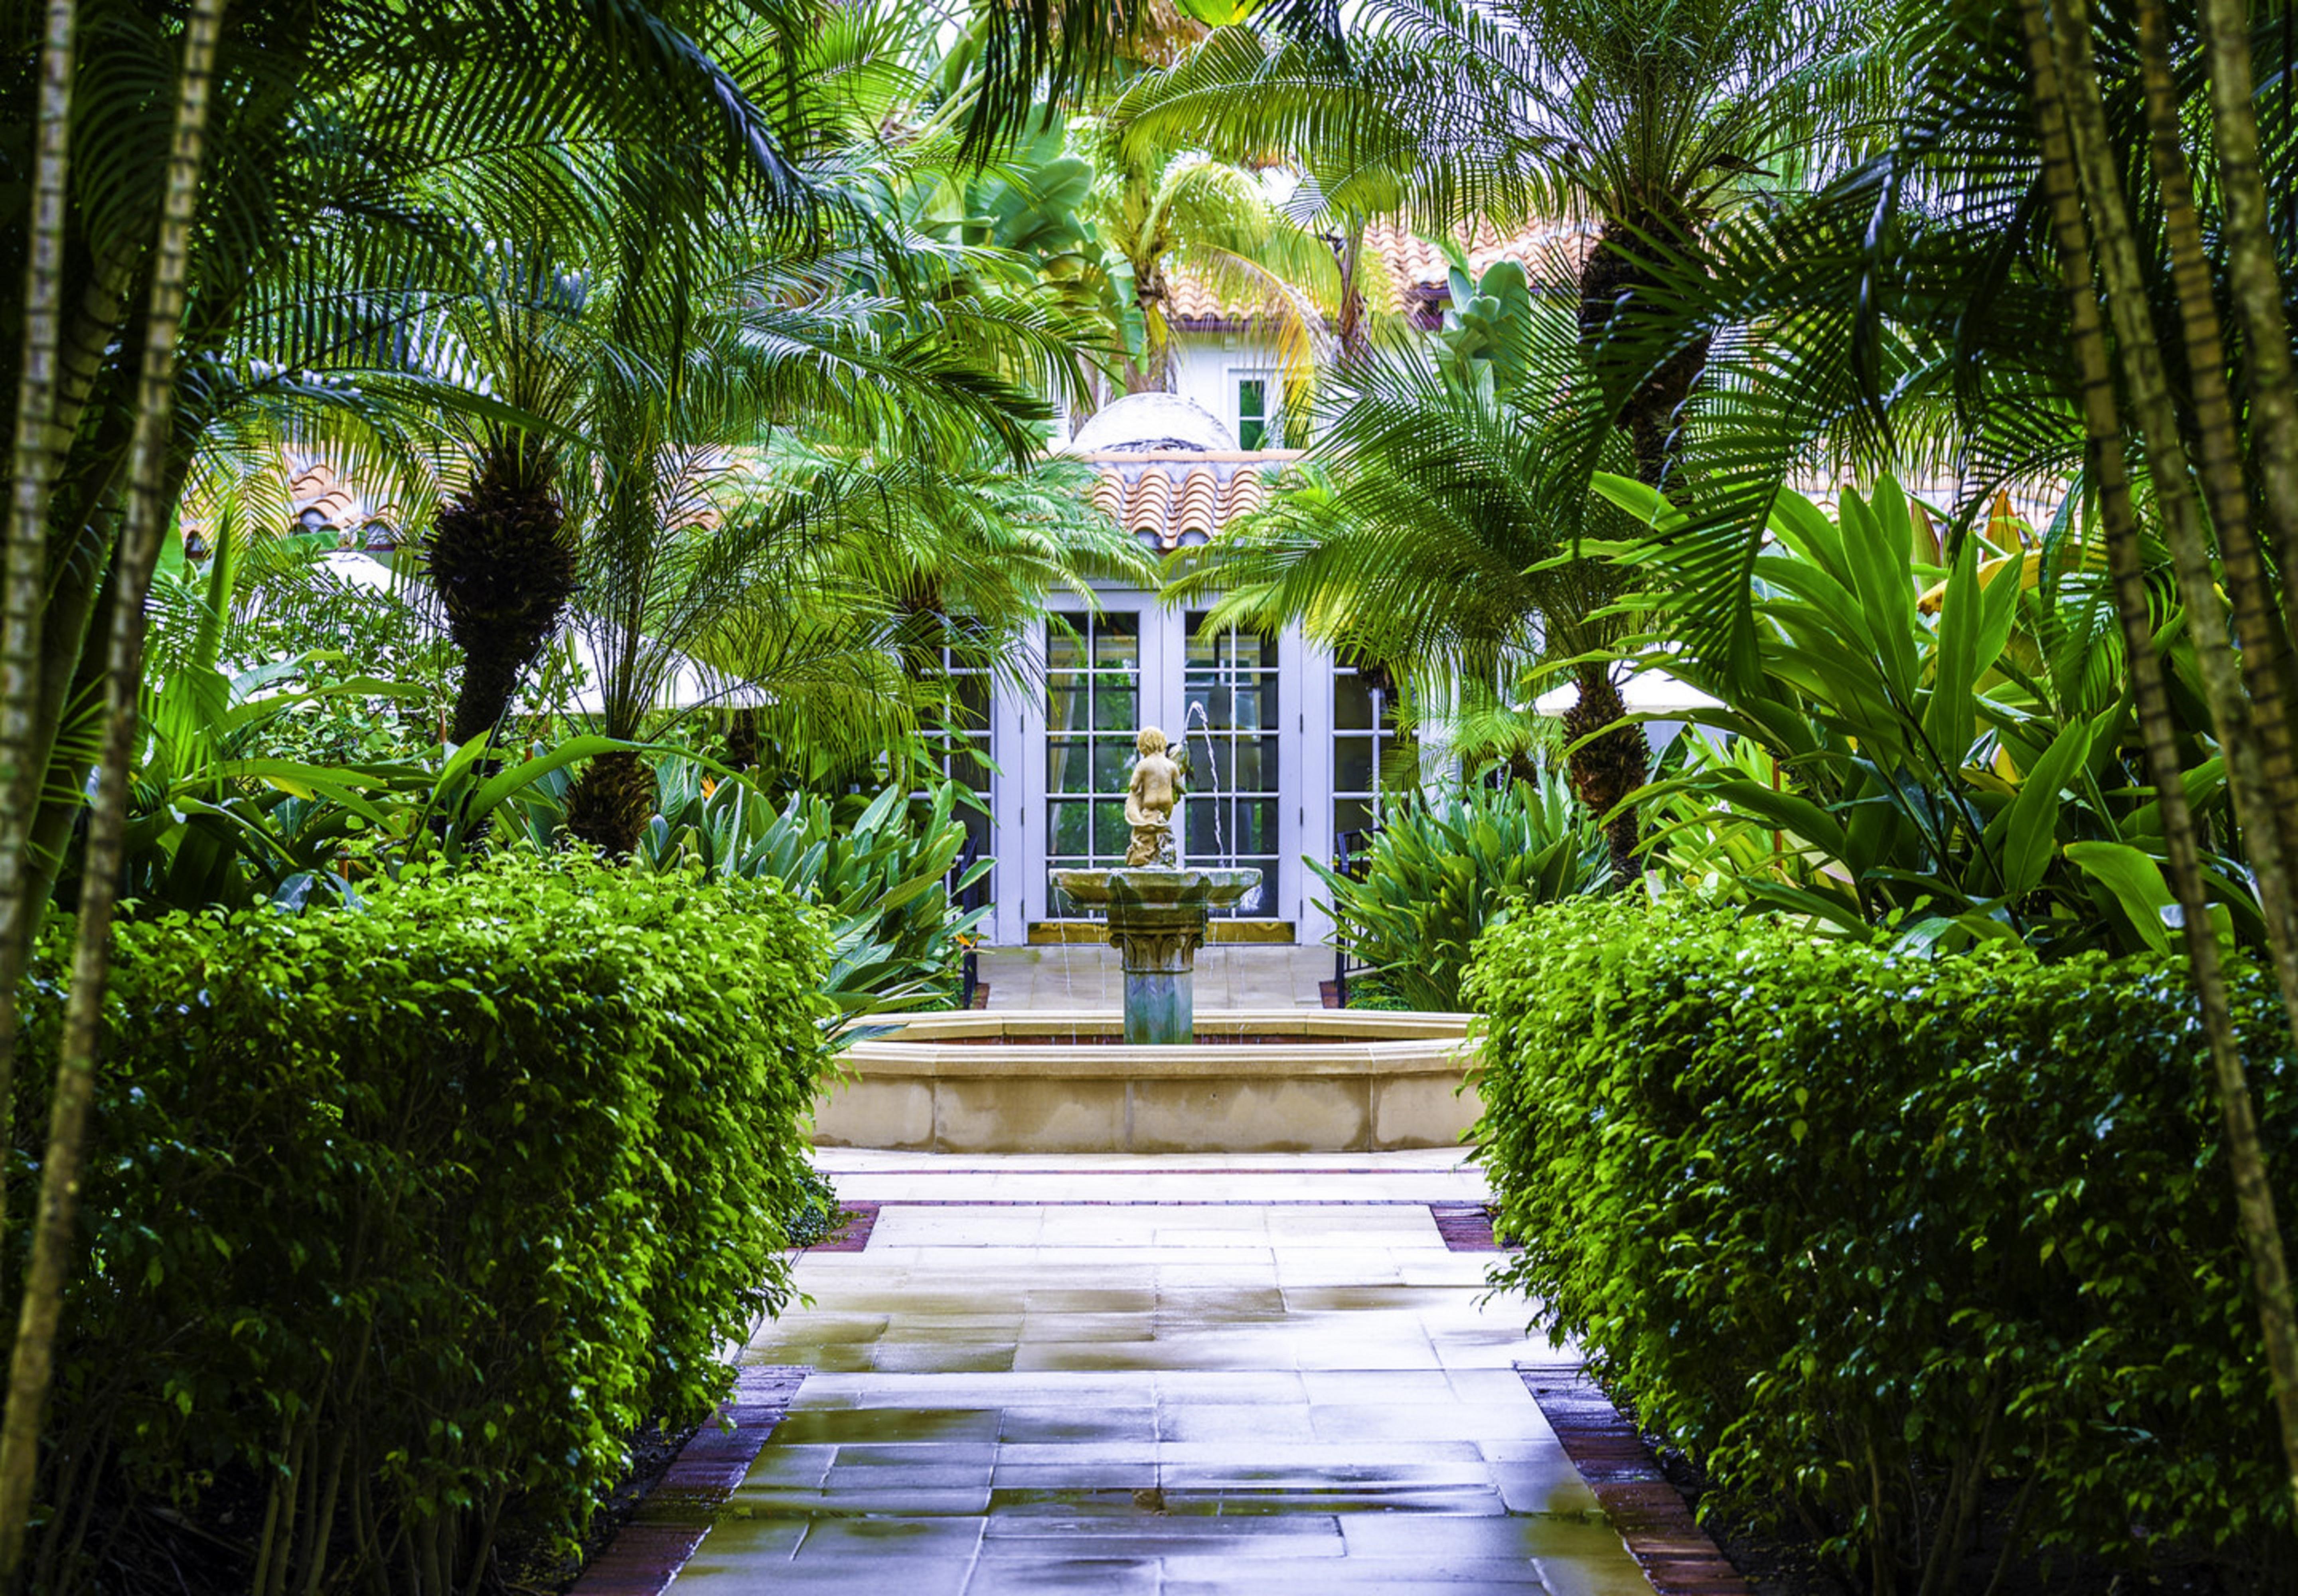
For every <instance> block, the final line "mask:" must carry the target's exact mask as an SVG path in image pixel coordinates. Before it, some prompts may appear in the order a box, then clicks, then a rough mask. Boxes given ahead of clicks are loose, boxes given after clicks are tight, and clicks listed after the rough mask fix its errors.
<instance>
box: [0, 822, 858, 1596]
mask: <svg viewBox="0 0 2298 1596" xmlns="http://www.w3.org/2000/svg"><path fill="white" fill-rule="evenodd" d="M47 946H48V956H46V957H45V958H44V960H43V962H42V963H41V965H40V967H39V968H38V969H37V970H36V971H35V972H34V975H33V979H32V982H31V987H30V991H29V1007H28V1010H27V1014H28V1020H27V1024H28V1028H29V1029H28V1031H27V1053H28V1057H27V1059H26V1061H25V1067H24V1068H23V1070H22V1071H21V1074H20V1076H19V1079H20V1082H21V1090H20V1092H19V1095H18V1098H17V1102H16V1104H15V1112H16V1119H15V1127H16V1131H15V1140H16V1142H17V1159H16V1163H15V1167H14V1170H13V1171H12V1175H11V1178H10V1182H9V1187H8V1197H9V1203H10V1207H11V1210H12V1211H11V1214H10V1217H9V1228H8V1240H9V1243H10V1244H11V1246H12V1249H15V1250H16V1253H17V1254H18V1255H17V1256H16V1257H15V1258H13V1259H12V1261H11V1264H10V1267H9V1268H8V1269H6V1271H5V1276H6V1279H7V1280H8V1282H10V1283H11V1284H10V1286H9V1289H13V1282H15V1281H16V1280H18V1279H19V1278H21V1245H22V1240H21V1238H22V1237H23V1236H25V1234H26V1230H27V1226H26V1223H25V1219H26V1215H27V1212H28V1209H29V1200H30V1195H31V1188H32V1187H33V1185H34V1183H35V1178H36V1169H37V1165H36V1162H35V1161H36V1159H37V1145H38V1140H37V1138H38V1136H39V1133H40V1131H41V1129H43V1128H44V1126H45V1102H44V1101H43V1100H42V1098H43V1094H44V1093H45V1088H46V1077H47V1074H48V1071H49V1065H50V1063H51V1062H52V1060H53V1057H54V1046H55V1039H56V1033H57V1030H58V1028H59V1022H60V1018H61V1011H62V993H61V980H62V970H61V966H60V963H59V961H58V960H57V958H56V957H55V956H54V955H55V954H56V953H57V952H58V951H60V942H59V940H58V939H54V938H52V939H50V940H49V943H48V945H47ZM825 956H826V946H825V940H824V939H823V937H822V934H821V933H820V931H819V930H817V929H816V927H815V926H814V923H813V922H812V920H811V919H810V918H809V916H808V915H807V914H806V911H804V910H803V909H802V908H801V907H800V906H798V904H797V903H796V902H795V901H794V900H793V899H792V898H791V897H789V895H788V894H787V893H785V892H784V891H783V890H782V889H781V888H779V887H778V886H775V885H773V884H772V883H753V882H747V881H736V882H729V883H725V884H723V885H711V886H707V887H705V886H698V885H696V884H694V883H692V882H690V881H678V880H675V879H668V878H657V877H648V876H641V875H636V874H633V873H632V872H626V871H615V870H609V869H605V868H601V867H599V866H598V865H596V864H589V863H586V862H583V860H580V859H558V860H541V859H534V858H522V857H510V858H504V859H500V860H497V861H495V862H494V863H492V864H488V865H486V866H484V867H483V868H481V869H478V870H476V871H472V872H462V873H458V874H455V875H451V876H450V875H443V874H442V875H437V876H426V875H420V874H417V875H413V876H410V878H409V880H408V881H404V882H402V883H401V884H399V885H397V886H395V887H391V888H387V889H382V890H379V891H377V892H376V893H375V894H374V895H373V896H371V897H369V898H368V900H367V901H366V903H365V906H364V907H363V908H361V909H360V910H358V911H356V912H343V913H335V914H307V915H303V916H302V917H298V918H290V917H286V916H283V915H279V914H269V913H264V912H260V911H258V912H254V913H251V914H236V915H225V914H199V915H185V914H172V915H169V916H168V917H166V918H164V919H160V920H156V921H151V922H141V923H134V924H128V925H124V926H123V927H122V928H121V930H120V933H119V954H118V967H117V973H116V974H115V976H114V977H113V980H112V996H111V1008H110V1019H109V1037H108V1040H107V1042H106V1045H105V1056H104V1063H103V1069H102V1072H101V1078H100V1079H101V1086H100V1092H101V1096H100V1098H99V1101H98V1104H97V1109H96V1112H95V1120H94V1125H95V1131H94V1134H95V1138H96V1140H95V1145H93V1146H92V1147H91V1149H90V1159H89V1164H88V1168H89V1171H90V1173H89V1178H88V1181H87V1188H86V1195H85V1199H84V1205H83V1209H82V1213H83V1215H84V1228H85V1230H86V1232H87V1237H86V1239H87V1249H88V1250H87V1258H88V1259H89V1261H90V1266H89V1267H88V1268H87V1269H85V1270H84V1271H83V1272H82V1273H81V1275H80V1277H79V1280H78V1282H77V1284H76V1285H75V1287H74V1295H73V1299H72V1301H71V1302H70V1304H69V1306H68V1310H67V1315H66V1325H67V1332H68V1335H69V1336H70V1341H69V1344H68V1345H67V1347H66V1348H65V1349H64V1353H63V1357H62V1362H61V1366H60V1369H61V1373H60V1385H59V1390H58V1393H57V1401H56V1408H55V1411H54V1422H52V1423H51V1425H50V1426H49V1435H50V1436H51V1438H52V1445H51V1447H50V1449H49V1452H48V1456H47V1459H46V1463H45V1476H44V1479H43V1485H42V1500H43V1502H44V1507H43V1509H42V1512H43V1517H44V1529H43V1533H42V1535H41V1540H40V1543H39V1554H38V1555H39V1557H40V1559H41V1566H40V1569H39V1575H38V1580H37V1584H38V1585H39V1587H40V1588H41V1589H44V1590H51V1591H53V1590H57V1589H62V1588H65V1587H67V1586H70V1585H71V1584H74V1583H75V1582H76V1580H77V1579H78V1578H79V1576H82V1575H92V1576H93V1578H92V1580H91V1581H90V1583H92V1584H95V1586H97V1587H98V1588H106V1587H109V1586H111V1585H112V1584H113V1583H114V1581H115V1580H116V1578H117V1577H118V1575H117V1573H116V1567H115V1559H120V1558H122V1557H128V1556H129V1554H130V1553H131V1552H132V1550H133V1548H132V1547H126V1548H125V1549H123V1544H122V1543H117V1542H119V1538H120V1537H127V1538H128V1540H129V1541H132V1540H133V1538H134V1537H135V1536H136V1535H137V1534H145V1533H147V1532H152V1531H153V1525H154V1523H155V1519H154V1517H153V1516H154V1514H159V1515H161V1517H162V1518H164V1517H165V1515H166V1514H168V1513H174V1514H176V1515H178V1517H185V1516H188V1517H191V1518H194V1519H196V1520H197V1522H198V1523H199V1524H200V1526H201V1528H202V1534H203V1536H205V1537H209V1538H210V1539H206V1540H203V1541H201V1542H199V1545H200V1546H203V1547H207V1548H208V1549H209V1550H211V1551H214V1549H215V1548H216V1547H219V1546H220V1547H222V1548H223V1549H224V1550H223V1551H216V1555H217V1556H218V1557H219V1558H221V1559H222V1561H223V1563H224V1564H225V1565H226V1566H225V1567H221V1568H219V1569H217V1570H216V1571H215V1577H216V1578H217V1579H218V1580H219V1582H221V1583H225V1584H233V1585H235V1586H239V1582H240V1581H241V1580H243V1579H244V1582H245V1584H244V1586H239V1588H247V1589H252V1590H255V1591H259V1592H260V1591H268V1590H280V1591H285V1590H291V1589H292V1590H298V1591H300V1590H305V1589H335V1588H341V1587H342V1586H343V1585H344V1584H346V1583H347V1582H348V1581H350V1580H351V1578H353V1577H354V1576H357V1577H358V1578H359V1580H360V1583H361V1584H363V1585H364V1586H365V1587H366V1588H370V1589H379V1590H390V1591H399V1592H450V1591H461V1590H466V1589H468V1588H470V1586H471V1583H472V1579H473V1576H474V1575H475V1574H476V1573H477V1572H478V1570H479V1569H480V1568H481V1567H482V1566H483V1565H486V1564H487V1563H488V1562H489V1561H490V1559H494V1558H496V1556H497V1553H498V1552H499V1551H500V1549H502V1548H504V1547H506V1546H512V1545H523V1546H527V1547H539V1548H542V1549H546V1550H547V1549H548V1548H550V1547H551V1546H553V1545H554V1544H555V1545H558V1546H561V1547H563V1546H565V1545H566V1538H567V1537H570V1536H573V1535H575V1534H577V1533H579V1531H580V1528H581V1526H582V1525H583V1522H584V1521H585V1520H586V1518H587V1517H588V1516H589V1513H590V1510H591V1505H592V1503H593V1502H594V1501H596V1500H597V1499H598V1497H599V1494H600V1493H602V1491H603V1489H604V1488H605V1487H606V1486H607V1485H608V1484H610V1482H612V1481H613V1480H614V1479H615V1478H616V1476H618V1475H619V1474H620V1473H621V1471H622V1470H623V1468H624V1464H625V1460H624V1443H625V1441H626V1439H627V1437H628V1436H629V1435H631V1434H632V1431H633V1430H634V1429H635V1428H636V1427H637V1426H639V1425H640V1424H641V1421H642V1420H643V1419H645V1418H648V1417H649V1416H652V1415H656V1414H661V1415H665V1416H666V1417H667V1418H670V1419H671V1420H674V1421H676V1420H687V1421H691V1420H693V1419H696V1418H700V1417H701V1416H703V1415H704V1414H706V1413H707V1411H708V1410H709V1408H710V1405H711V1404H712V1403H713V1402H715V1400H716V1399H717V1397H718V1396H719V1395H720V1394H722V1391H723V1384H724V1380H725V1371H724V1369H723V1366H722V1362H721V1360H722V1356H723V1349H724V1348H725V1347H726V1346H727V1344H729V1343H730V1342H738V1341H739V1340H740V1338H742V1337H743V1336H746V1335H747V1334H748V1331H749V1329H750V1328H751V1327H752V1326H753V1325H754V1323H755V1322H756V1319H757V1317H758V1315H760V1314H761V1313H762V1312H764V1311H767V1310H768V1309H770V1308H772V1307H774V1306H777V1305H778V1304H779V1303H780V1302H781V1300H782V1298H783V1297H784V1296H785V1295H786V1294H787V1291H788V1284H787V1266H786V1264H785V1262H784V1260H783V1254H782V1253H781V1246H782V1242H783V1236H782V1229H781V1215H783V1214H785V1213H788V1212H790V1211H794V1210H795V1208H796V1207H797V1206H798V1203H800V1202H802V1200H803V1199H802V1197H801V1195H800V1194H801V1191H802V1182H803V1180H804V1178H805V1166H804V1163H803V1160H802V1157H801V1149H802V1141H801V1134H800V1119H801V1116H802V1115H803V1114H804V1113H805V1112H806V1111H807V1109H808V1107H809V1105H810V1103H811V1100H812V1097H813V1094H814V1080H815V1076H816V1073H817V1071H818V1069H819V1067H820V1062H821V1051H820V1049H821V1044H820V1040H819V1037H820V1029H819V1021H821V1019H822V1017H823V1015H824V1014H825V1013H826V1005H825V1004H824V1003H823V1001H822V999H821V998H820V997H819V996H817V993H818V990H819V987H820V984H821V973H822V968H823V965H824V961H825ZM0 1311H5V1312H6V1313H7V1314H8V1315H9V1316H10V1319H11V1321H12V1319H13V1315H14V1312H15V1308H14V1305H13V1304H12V1303H0ZM227 1554H228V1555H227ZM130 1560H131V1561H132V1558H131V1559H130ZM235 1563H236V1565H237V1566H236V1567H233V1566H232V1565H234V1564H235ZM107 1569H113V1570H114V1571H113V1572H107ZM491 1572H494V1573H499V1572H500V1569H494V1570H491ZM291 1575H292V1577H290V1576H291Z"/></svg>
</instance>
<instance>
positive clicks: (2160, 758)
mask: <svg viewBox="0 0 2298 1596" xmlns="http://www.w3.org/2000/svg"><path fill="white" fill-rule="evenodd" d="M2020 13H2021V21H2022V22H2023V24H2024V27H2025V31H2026V36H2027V47H2028V54H2029V62H2030V64H2031V67H2032V73H2033V76H2032V87H2033V95H2034V101H2035V112H2036V119H2037V122H2038V127H2039V128H2040V131H2041V135H2042V145H2043V185H2044V192H2045V197H2046V201H2047V203H2048V204H2049V206H2050V210H2051V218H2052V224H2053V229H2054V233H2055V235H2056V242H2057V244H2058V252H2059V257H2060V263H2061V267H2062V269H2063V270H2064V271H2065V273H2066V277H2067V294H2068V309H2069V313H2070V320H2071V333H2072V339H2071V342H2072V346H2073V351H2074V355H2075V360H2076V365H2077V369H2078V372H2079V379H2080V384H2081V393H2080V401H2081V406H2082V412H2083V424H2084V430H2085V432H2086V433H2087V435H2088V438H2089V445H2090V448H2089V455H2090V467H2091V470H2092V473H2093V475H2094V477H2095V481H2096V483H2097V484H2098V490H2099V503H2100V509H2101V519H2102V521H2103V523H2104V529H2105V534H2106V536H2105V542H2106V553H2107V563H2108V566H2109V569H2110V571H2111V573H2112V577H2113V581H2114V589H2115V599H2116V611H2117V614H2118V616H2119V617H2120V621H2121V624H2122V630H2123V641H2124V644H2125V646H2126V648H2127V649H2128V651H2129V661H2130V679H2131V689H2132V693H2133V696H2134V698H2135V699H2136V700H2137V712H2138V724H2139V727H2140V732H2141V736H2142V739H2143V740H2144V743H2145V750H2146V762H2147V766H2148V773H2149V774H2150V776H2151V777H2152V778H2153V784H2154V789H2155V797H2156V800H2157V803H2158V806H2159V807H2160V809H2161V812H2162V834H2163V841H2164V844H2165V851H2166V853H2167V855H2168V857H2169V864H2170V889H2171V892H2172V894H2173V895H2174V896H2175V897H2177V899H2178V908H2179V911H2180V916H2181V919H2182V921H2183V922H2184V929H2185V931H2186V954H2187V972H2188V977H2189V979H2190V980H2192V982H2193V983H2194V987H2195V996H2196V998H2197V1000H2198V1001H2199V1004H2200V1006H2201V1009H2202V1019H2203V1032H2204V1035H2205V1037H2206V1038H2207V1039H2208V1044H2209V1050H2210V1055H2211V1070H2212V1073H2213V1076H2214V1078H2215V1084H2216V1086H2217V1088H2218V1097H2219V1113H2220V1116H2221V1121H2222V1124H2223V1128H2224V1134H2225V1137H2226V1142H2227V1154H2228V1163H2229V1164H2230V1165H2231V1167H2232V1172H2233V1176H2234V1183H2235V1199H2236V1215H2237V1220H2236V1222H2237V1225H2238V1226H2239V1228H2240V1230H2241V1234H2242V1242H2243V1247H2244V1253H2246V1254H2247V1256H2248V1258H2249V1261H2250V1265H2251V1272H2252V1278H2253V1286H2254V1288H2255V1294H2256V1296H2257V1299H2258V1311H2259V1319H2260V1324H2261V1330H2262V1332H2263V1335H2264V1337H2265V1342H2266V1352H2267V1361H2268V1366H2269V1370H2270V1371H2271V1374H2272V1378H2273V1385H2274V1393H2275V1402H2276V1410H2277V1419H2278V1421H2279V1428H2280V1433H2281V1439H2282V1443H2283V1448H2284V1451H2285V1454H2286V1457H2287V1459H2288V1460H2289V1462H2290V1466H2291V1488H2292V1492H2293V1498H2294V1501H2298V1318H2294V1316H2293V1313H2292V1309H2291V1299H2290V1283H2289V1274H2288V1269H2287V1267H2286V1262H2285V1260H2284V1257H2283V1251H2282V1240H2281V1231H2280V1228H2279V1226H2278V1225H2277V1221H2276V1218H2275V1212H2274V1202H2273V1195H2272V1192H2271V1190H2270V1188H2269V1186H2268V1184H2267V1175H2266V1161H2265V1155H2264V1152H2263V1149H2262V1147H2261V1143H2260V1138H2259V1134H2258V1122H2257V1117H2256V1112H2255V1110H2254V1108H2253V1104H2252V1101H2251V1096H2250V1086H2249V1081H2248V1079H2247V1077H2246V1075H2245V1073H2244V1067H2243V1060H2242V1052H2241V1046H2240V1043H2239V1039H2238V1038H2237V1037H2236V1032H2235V1026H2234V1016H2233V1011H2232V1008H2231V1006H2230V1005H2229V1003H2228V995H2227V987H2226V974H2225V971H2224V969H2223V967H2222V965H2221V963H2220V962H2219V942H2218V934H2217V931H2216V929H2215V928H2214V927H2213V926H2212V925H2211V920H2210V915H2209V912H2208V902H2207V898H2206V896H2205V894H2204V891H2203V876H2202V861H2201V855H2200V850H2199V848H2198V846H2197V843H2196V839H2195V819H2194V814H2193V812H2192V810H2191V809H2190V808H2189V807H2188V806H2187V803H2186V788H2185V784H2184V782H2183V781H2182V779H2181V778H2182V774H2183V773H2182V771H2181V769H2180V766H2179V763H2178V746H2177V737H2176V732H2175V728H2174V724H2173V722H2172V720H2171V716H2170V699H2169V695H2168V693H2167V692H2166V690H2165V689H2164V685H2163V672H2162V658H2161V656H2160V655H2159V654H2158V653H2157V652H2156V651H2155V649H2154V639H2153V624H2152V621H2151V617H2150V615H2149V607H2148V603H2147V596H2146V587H2145V575H2144V573H2143V569H2142V566H2141V563H2140V556H2139V550H2138V524H2137V516H2136V514H2135V512H2134V511H2133V509H2132V506H2131V501H2130V483H2129V475H2128V472H2127V470H2126V468H2125V467H2124V463H2123V458H2122V449H2123V432H2122V418H2121V417H2120V413H2119V411H2118V409H2117V406H2116V403H2115V383H2114V373H2113V370H2112V366H2111V365H2110V363H2109V359H2108V354H2107V347H2106V336H2105V330H2104V327H2103V326H2102V324H2101V322H2100V318H2099V302H2098V294H2097V289H2096V285H2095V281H2094V279H2093V277H2092V270H2091V252H2090V236H2089V222H2088V220H2087V219H2086V216H2085V212H2084V207H2083V196H2082V194H2081V191H2080V189H2079V186H2078V174H2077V171H2076V167H2075V157H2074V153H2073V147H2072V145H2071V136H2070V134H2069V131H2068V120H2067V110H2066V105H2065V101H2064V98H2063V95H2062V88H2061V76H2060V70H2059V62H2058V59H2057V55H2056V53H2055V52H2054V47H2053V43H2052V25H2053V17H2052V15H2051V14H2050V13H2049V12H2046V0H2021V4H2020ZM2062 14H2063V12H2062ZM2092 87H2093V89H2094V92H2095V84H2094V85H2093V86H2092Z"/></svg>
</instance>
